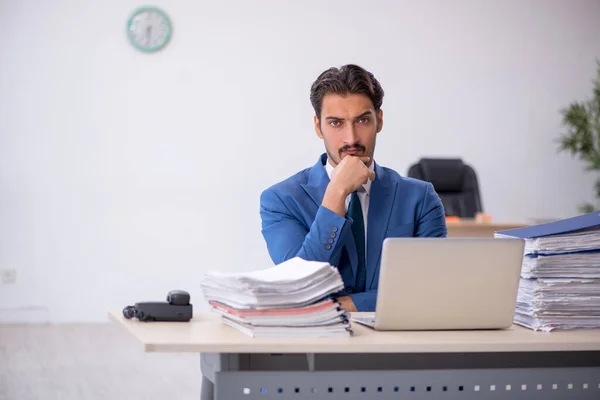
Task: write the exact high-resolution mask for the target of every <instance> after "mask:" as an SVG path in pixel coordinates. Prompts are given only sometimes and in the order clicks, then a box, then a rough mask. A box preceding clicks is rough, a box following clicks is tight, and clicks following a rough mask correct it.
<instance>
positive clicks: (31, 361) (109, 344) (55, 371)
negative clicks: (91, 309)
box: [0, 324, 200, 400]
mask: <svg viewBox="0 0 600 400" xmlns="http://www.w3.org/2000/svg"><path fill="white" fill-rule="evenodd" d="M199 377H200V362H199V356H198V355H197V354H162V353H144V352H143V350H142V347H141V345H140V344H139V343H137V342H135V341H134V339H133V338H132V337H130V336H128V335H127V334H126V332H125V331H124V330H122V329H121V328H119V327H118V326H115V325H111V324H91V325H0V400H37V399H40V400H41V399H43V400H58V399H60V400H71V399H73V400H75V399H77V400H89V399H102V400H106V399H118V400H121V399H124V400H125V399H127V400H136V399H140V400H141V399H148V400H151V399H152V400H153V399H161V400H162V399H167V398H172V399H178V400H187V399H194V400H197V399H199V398H200V379H199Z"/></svg>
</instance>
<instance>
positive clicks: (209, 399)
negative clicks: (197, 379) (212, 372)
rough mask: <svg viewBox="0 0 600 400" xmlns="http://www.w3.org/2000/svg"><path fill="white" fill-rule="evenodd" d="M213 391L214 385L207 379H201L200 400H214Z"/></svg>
mask: <svg viewBox="0 0 600 400" xmlns="http://www.w3.org/2000/svg"><path fill="white" fill-rule="evenodd" d="M214 399H215V390H214V383H212V382H211V381H210V380H209V379H208V378H207V377H205V376H203V377H202V387H201V389H200V400H214Z"/></svg>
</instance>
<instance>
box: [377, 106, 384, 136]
mask: <svg viewBox="0 0 600 400" xmlns="http://www.w3.org/2000/svg"><path fill="white" fill-rule="evenodd" d="M381 128H383V110H381V109H380V110H379V111H377V133H379V132H381Z"/></svg>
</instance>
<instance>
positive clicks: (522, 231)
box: [496, 212, 600, 239]
mask: <svg viewBox="0 0 600 400" xmlns="http://www.w3.org/2000/svg"><path fill="white" fill-rule="evenodd" d="M594 227H600V212H592V213H589V214H583V215H578V216H576V217H572V218H567V219H561V220H559V221H554V222H548V223H545V224H540V225H533V226H527V227H525V228H516V229H508V230H504V231H498V232H496V233H498V234H501V235H507V236H514V237H518V238H522V239H533V238H538V237H544V236H553V235H561V234H565V233H571V232H575V231H580V230H583V229H589V228H594Z"/></svg>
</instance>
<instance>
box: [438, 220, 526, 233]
mask: <svg viewBox="0 0 600 400" xmlns="http://www.w3.org/2000/svg"><path fill="white" fill-rule="evenodd" d="M446 226H447V227H448V237H494V232H496V231H503V230H507V229H516V228H522V227H525V226H529V224H525V223H509V222H505V223H499V222H477V221H475V220H473V219H462V220H460V221H448V222H446Z"/></svg>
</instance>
